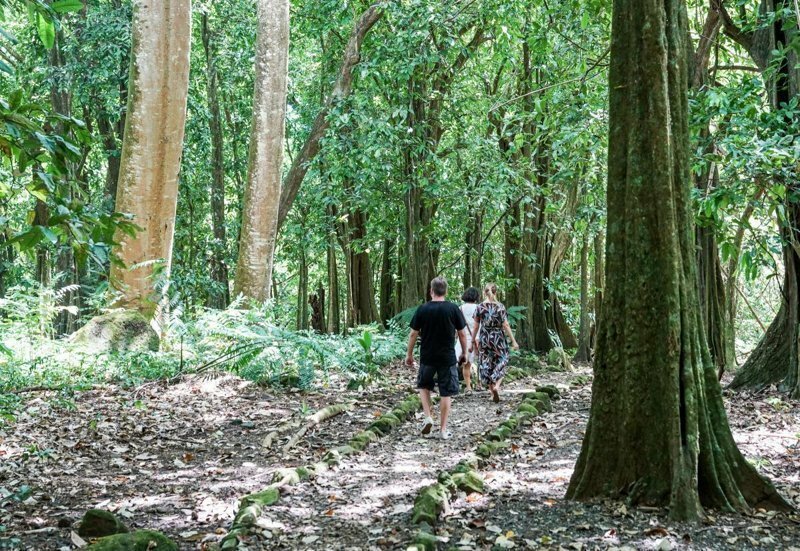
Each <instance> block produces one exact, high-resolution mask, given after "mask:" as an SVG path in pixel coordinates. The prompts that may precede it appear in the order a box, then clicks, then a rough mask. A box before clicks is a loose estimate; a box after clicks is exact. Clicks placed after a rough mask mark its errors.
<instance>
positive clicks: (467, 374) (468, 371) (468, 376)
mask: <svg viewBox="0 0 800 551" xmlns="http://www.w3.org/2000/svg"><path fill="white" fill-rule="evenodd" d="M461 371H462V372H463V373H464V384H466V385H467V390H472V365H471V364H470V363H469V362H464V363H463V364H462V365H461Z"/></svg>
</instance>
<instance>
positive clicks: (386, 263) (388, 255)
mask: <svg viewBox="0 0 800 551" xmlns="http://www.w3.org/2000/svg"><path fill="white" fill-rule="evenodd" d="M394 244H395V240H394V239H391V238H386V239H384V240H383V260H382V263H381V279H380V314H381V321H382V322H383V324H384V325H386V324H387V323H388V322H389V320H390V319H392V317H394V315H395V314H396V312H395V308H394V305H395V302H394V300H395V299H396V297H393V291H394V287H395V281H394V274H393V273H392V272H393V266H394V263H393V262H392V261H393V260H394V253H395V245H394Z"/></svg>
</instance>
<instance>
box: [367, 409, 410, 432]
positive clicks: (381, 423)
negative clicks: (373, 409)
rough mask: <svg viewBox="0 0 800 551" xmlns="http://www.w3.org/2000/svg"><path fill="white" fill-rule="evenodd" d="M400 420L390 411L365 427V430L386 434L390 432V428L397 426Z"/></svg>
mask: <svg viewBox="0 0 800 551" xmlns="http://www.w3.org/2000/svg"><path fill="white" fill-rule="evenodd" d="M400 423H402V421H400V419H398V418H397V417H396V416H394V415H392V414H391V413H387V414H385V415H382V416H381V417H380V418H379V419H378V420H377V421H375V422H374V423H372V424H371V425H370V426H368V427H367V430H371V431H373V432H377V433H379V434H381V435H387V434H389V433H390V432H392V429H394V428H395V427H397V426H399V425H400Z"/></svg>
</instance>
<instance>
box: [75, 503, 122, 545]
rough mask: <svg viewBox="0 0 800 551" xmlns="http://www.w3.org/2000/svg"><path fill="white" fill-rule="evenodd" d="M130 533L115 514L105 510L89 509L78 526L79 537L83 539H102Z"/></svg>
mask: <svg viewBox="0 0 800 551" xmlns="http://www.w3.org/2000/svg"><path fill="white" fill-rule="evenodd" d="M129 531H130V530H128V527H127V526H125V524H124V523H123V522H122V521H121V520H119V519H118V518H117V517H116V515H114V513H111V512H109V511H104V510H103V509H89V510H88V511H86V512H85V513H84V514H83V518H82V519H81V523H80V524H79V525H78V535H79V536H80V537H82V538H102V537H103V536H113V535H114V534H126V533H128V532H129Z"/></svg>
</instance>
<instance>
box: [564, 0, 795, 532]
mask: <svg viewBox="0 0 800 551" xmlns="http://www.w3.org/2000/svg"><path fill="white" fill-rule="evenodd" d="M688 59H689V31H688V22H687V14H686V5H685V3H684V0H615V1H614V8H613V22H612V32H611V67H610V74H609V81H610V82H609V100H610V109H609V126H610V128H609V146H608V192H607V204H608V218H607V224H608V228H607V246H606V280H607V287H606V294H605V296H604V298H603V309H602V321H601V323H600V333H599V337H598V348H597V352H596V355H595V365H594V374H595V375H594V383H593V387H592V404H591V410H590V416H589V422H588V425H587V428H586V435H585V437H584V440H583V445H582V448H581V453H580V456H579V458H578V462H577V464H576V466H575V471H574V473H573V476H572V479H571V480H570V485H569V488H568V490H567V497H568V498H570V499H581V500H586V499H594V498H614V499H625V500H627V501H628V502H629V503H631V504H633V505H640V504H641V505H650V506H668V507H669V514H670V517H672V518H673V519H676V520H698V519H699V517H700V515H701V513H702V510H703V507H709V508H718V509H723V510H727V511H750V510H752V508H754V507H764V508H774V509H779V510H788V509H789V508H790V507H789V505H788V504H787V503H786V501H785V500H783V498H781V496H780V495H779V494H777V492H776V491H775V489H774V487H773V486H772V485H771V484H770V483H769V482H768V481H767V480H766V479H764V478H762V477H761V476H760V475H759V474H758V473H757V471H756V470H755V468H754V467H753V466H752V465H751V464H750V463H749V462H748V461H747V460H746V459H745V458H744V457H743V456H742V454H741V453H740V452H739V450H738V448H737V447H736V443H735V442H734V440H733V436H732V434H731V431H730V428H729V426H728V420H727V417H726V413H725V407H724V404H723V401H722V392H721V389H720V386H719V383H718V381H717V377H716V372H715V370H714V366H713V363H712V362H711V358H710V355H709V353H708V347H707V345H706V342H705V335H704V333H703V322H702V319H701V315H700V309H699V305H698V298H697V284H696V277H697V274H696V256H695V239H694V228H693V224H692V221H693V217H692V207H691V201H690V189H691V176H690V174H689V128H688V89H689V85H688V68H687V61H688Z"/></svg>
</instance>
